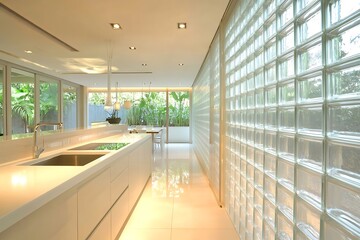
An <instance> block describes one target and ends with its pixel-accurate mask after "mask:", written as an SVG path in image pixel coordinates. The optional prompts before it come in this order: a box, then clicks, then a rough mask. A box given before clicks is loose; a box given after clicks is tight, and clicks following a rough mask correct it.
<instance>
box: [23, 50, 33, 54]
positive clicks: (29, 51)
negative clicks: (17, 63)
mask: <svg viewBox="0 0 360 240" xmlns="http://www.w3.org/2000/svg"><path fill="white" fill-rule="evenodd" d="M24 52H26V53H28V54H31V53H32V51H31V50H25V51H24Z"/></svg>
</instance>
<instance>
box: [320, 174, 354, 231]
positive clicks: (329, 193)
mask: <svg viewBox="0 0 360 240" xmlns="http://www.w3.org/2000/svg"><path fill="white" fill-rule="evenodd" d="M359 198H360V193H359V191H358V190H357V191H353V190H352V189H350V188H347V187H345V186H344V185H343V184H339V183H337V182H335V181H334V182H333V181H329V182H328V184H327V188H326V211H327V213H328V214H329V216H330V217H331V218H333V219H335V220H336V221H337V222H338V223H340V224H341V225H342V226H343V227H345V228H347V229H350V230H352V231H353V232H355V233H356V234H357V235H360V222H359V219H360V208H359Z"/></svg>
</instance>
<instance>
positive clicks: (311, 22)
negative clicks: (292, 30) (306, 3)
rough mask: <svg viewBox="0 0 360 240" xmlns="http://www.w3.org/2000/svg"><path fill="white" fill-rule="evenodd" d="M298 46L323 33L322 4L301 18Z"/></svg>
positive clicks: (298, 29) (299, 20)
mask: <svg viewBox="0 0 360 240" xmlns="http://www.w3.org/2000/svg"><path fill="white" fill-rule="evenodd" d="M297 21H298V28H297V31H298V38H297V41H298V44H301V43H303V42H305V41H306V40H308V39H309V38H311V37H312V36H314V35H316V34H317V33H320V32H321V22H322V21H321V9H320V3H319V4H317V5H316V7H314V8H312V9H311V10H310V11H308V12H307V13H305V14H304V15H303V16H301V17H300V18H299V19H298V20H297Z"/></svg>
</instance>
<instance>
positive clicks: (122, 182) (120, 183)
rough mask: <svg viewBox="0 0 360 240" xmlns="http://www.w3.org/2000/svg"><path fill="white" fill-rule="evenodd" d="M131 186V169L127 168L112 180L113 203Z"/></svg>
mask: <svg viewBox="0 0 360 240" xmlns="http://www.w3.org/2000/svg"><path fill="white" fill-rule="evenodd" d="M128 186H129V169H128V168H126V169H125V170H124V171H123V172H122V173H121V174H120V175H119V176H118V177H117V178H115V180H114V181H112V182H111V204H113V203H114V202H115V201H116V200H117V199H118V198H119V196H120V195H121V194H122V193H123V192H124V190H125V189H126V188H127V187H128Z"/></svg>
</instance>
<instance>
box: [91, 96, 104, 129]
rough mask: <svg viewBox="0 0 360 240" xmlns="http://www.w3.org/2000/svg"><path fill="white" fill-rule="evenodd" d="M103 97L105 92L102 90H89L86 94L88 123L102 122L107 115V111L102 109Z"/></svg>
mask: <svg viewBox="0 0 360 240" xmlns="http://www.w3.org/2000/svg"><path fill="white" fill-rule="evenodd" d="M105 99H106V93H104V92H96V93H92V92H91V93H89V94H88V103H89V106H88V108H89V124H91V123H93V122H103V121H105V119H106V118H107V117H108V113H107V112H106V111H105V109H104V106H105Z"/></svg>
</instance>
